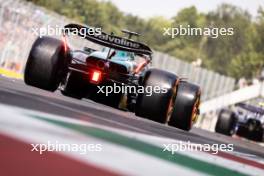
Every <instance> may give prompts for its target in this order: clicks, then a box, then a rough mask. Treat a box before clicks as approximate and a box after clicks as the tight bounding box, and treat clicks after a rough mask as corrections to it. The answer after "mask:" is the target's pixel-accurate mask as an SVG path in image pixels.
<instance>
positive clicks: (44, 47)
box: [24, 37, 66, 91]
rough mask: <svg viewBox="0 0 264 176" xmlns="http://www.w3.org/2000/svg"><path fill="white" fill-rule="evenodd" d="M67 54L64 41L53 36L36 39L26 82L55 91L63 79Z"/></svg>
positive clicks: (25, 77)
mask: <svg viewBox="0 0 264 176" xmlns="http://www.w3.org/2000/svg"><path fill="white" fill-rule="evenodd" d="M65 55H66V54H65V51H64V46H63V43H62V41H60V40H58V39H55V38H51V37H42V38H38V39H36V40H35V42H34V44H33V46H32V48H31V50H30V53H29V56H28V60H27V63H26V68H25V75H24V80H25V83H26V84H28V85H31V86H34V87H38V88H41V89H45V90H49V91H55V90H56V89H57V88H58V86H59V83H60V81H61V80H62V75H63V71H64V68H65V62H66V59H65V58H66V56H65Z"/></svg>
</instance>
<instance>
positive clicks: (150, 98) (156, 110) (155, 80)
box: [135, 69, 179, 123]
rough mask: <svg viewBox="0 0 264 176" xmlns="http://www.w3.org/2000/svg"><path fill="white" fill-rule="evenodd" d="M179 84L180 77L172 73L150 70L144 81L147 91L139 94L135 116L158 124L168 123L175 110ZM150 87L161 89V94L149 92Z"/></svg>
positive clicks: (143, 84)
mask: <svg viewBox="0 0 264 176" xmlns="http://www.w3.org/2000/svg"><path fill="white" fill-rule="evenodd" d="M178 82H179V79H178V77H177V76H176V75H174V74H172V73H169V72H166V71H162V70H158V69H150V70H148V71H147V72H146V73H145V76H144V78H143V81H142V86H143V87H144V88H145V91H144V93H139V94H138V97H137V101H136V107H135V114H136V115H137V116H141V117H144V118H148V119H150V120H153V121H156V122H160V123H166V122H167V121H168V119H169V116H170V115H171V112H172V109H173V101H174V99H175V95H176V88H177V84H178ZM149 87H151V88H152V89H153V90H154V89H155V87H156V88H157V87H159V88H160V89H161V92H160V93H159V91H156V92H154V91H152V92H147V91H146V90H147V89H150V88H149Z"/></svg>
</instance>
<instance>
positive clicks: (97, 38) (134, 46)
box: [64, 24, 152, 55]
mask: <svg viewBox="0 0 264 176" xmlns="http://www.w3.org/2000/svg"><path fill="white" fill-rule="evenodd" d="M90 28H91V27H86V26H82V25H79V24H68V25H66V26H64V29H66V30H65V32H76V31H77V33H78V35H79V36H81V37H83V38H85V39H87V40H89V41H91V42H94V43H96V44H99V45H102V46H105V47H110V48H114V49H117V50H125V51H128V52H134V53H137V54H145V55H151V54H152V51H151V49H150V48H149V47H148V46H147V45H145V44H143V43H140V42H136V41H133V40H130V39H127V38H122V37H118V36H115V35H110V34H107V33H105V32H101V34H96V33H92V34H91V33H88V32H87V31H89V29H90ZM84 29H85V30H84ZM82 31H86V33H83V32H82Z"/></svg>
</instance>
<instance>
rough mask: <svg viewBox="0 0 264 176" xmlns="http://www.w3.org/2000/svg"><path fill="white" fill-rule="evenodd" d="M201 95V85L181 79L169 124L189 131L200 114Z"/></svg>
mask: <svg viewBox="0 0 264 176" xmlns="http://www.w3.org/2000/svg"><path fill="white" fill-rule="evenodd" d="M200 95H201V91H200V88H199V86H197V85H194V84H191V83H188V82H185V81H181V82H180V83H179V85H178V89H177V95H176V99H175V103H174V108H173V112H172V115H171V118H170V121H169V123H168V124H169V125H171V126H174V127H176V128H179V129H182V130H186V131H189V130H190V129H191V128H192V125H193V124H194V122H195V121H196V120H197V118H198V115H199V105H200Z"/></svg>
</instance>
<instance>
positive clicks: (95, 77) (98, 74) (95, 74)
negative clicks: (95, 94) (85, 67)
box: [91, 70, 102, 83]
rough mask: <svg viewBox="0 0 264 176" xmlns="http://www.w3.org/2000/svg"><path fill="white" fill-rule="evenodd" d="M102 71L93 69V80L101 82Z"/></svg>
mask: <svg viewBox="0 0 264 176" xmlns="http://www.w3.org/2000/svg"><path fill="white" fill-rule="evenodd" d="M101 77H102V73H101V72H100V71H97V70H96V71H93V72H92V76H91V82H94V83H99V82H100V81H101Z"/></svg>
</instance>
